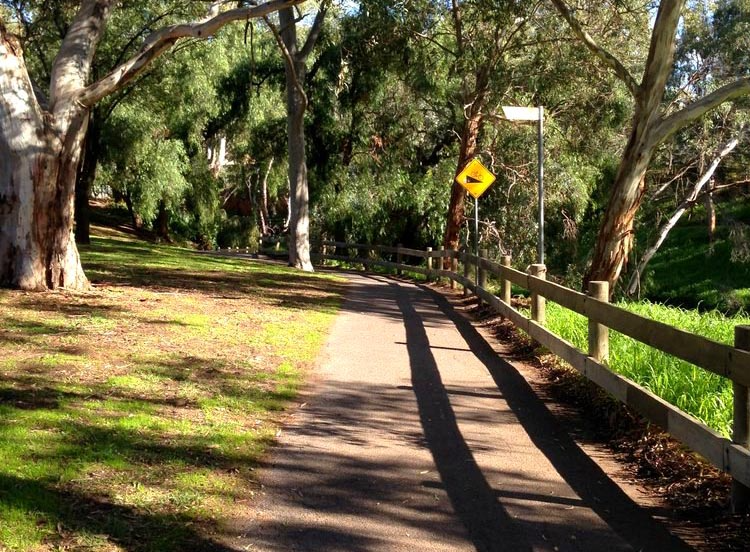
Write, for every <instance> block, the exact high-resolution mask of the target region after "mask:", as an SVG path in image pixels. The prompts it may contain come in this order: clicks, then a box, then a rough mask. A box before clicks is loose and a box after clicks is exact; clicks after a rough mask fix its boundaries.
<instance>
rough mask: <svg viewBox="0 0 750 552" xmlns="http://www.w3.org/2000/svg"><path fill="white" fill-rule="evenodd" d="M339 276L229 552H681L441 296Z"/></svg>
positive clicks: (678, 543)
mask: <svg viewBox="0 0 750 552" xmlns="http://www.w3.org/2000/svg"><path fill="white" fill-rule="evenodd" d="M347 277H348V278H349V279H350V286H349V293H348V296H347V298H346V300H345V303H344V305H343V307H342V310H341V313H340V314H339V316H338V317H337V319H336V322H335V323H334V327H333V329H332V332H331V334H330V337H329V339H328V342H327V344H326V346H325V350H324V352H323V356H322V358H321V361H320V363H319V366H318V368H317V370H316V374H315V376H314V383H313V384H312V386H311V388H310V389H308V391H307V392H306V394H305V396H304V399H303V400H304V404H301V405H299V407H298V408H297V409H296V410H295V411H294V414H293V415H292V416H290V420H289V422H288V424H286V425H285V427H284V429H283V431H282V433H281V435H280V437H279V444H278V446H277V447H276V448H274V450H273V451H272V453H271V454H270V457H269V459H268V465H267V466H265V468H264V469H263V470H262V475H261V478H260V480H261V482H262V483H263V491H262V493H261V497H260V498H259V499H258V500H257V502H256V504H255V507H254V514H253V515H252V518H251V519H250V520H248V521H247V522H246V524H245V525H244V527H243V528H242V537H241V538H240V539H239V541H238V542H239V546H238V548H239V549H241V550H263V551H309V552H318V551H320V552H323V551H326V552H338V551H341V552H344V551H346V552H359V551H394V552H395V551H405V552H417V551H464V550H465V551H469V550H480V551H501V550H502V551H521V550H549V551H568V550H576V551H578V550H585V551H604V550H606V551H610V550H611V551H621V550H658V551H671V550H689V548H688V547H687V546H686V545H684V544H683V543H682V541H680V540H679V539H677V538H676V537H674V536H673V535H671V534H670V533H669V532H668V531H667V530H666V529H665V528H664V527H663V526H662V525H660V524H659V523H658V522H657V521H655V520H654V519H653V518H652V516H651V515H650V514H649V512H648V511H647V510H645V509H643V508H640V507H639V506H638V505H636V504H635V502H633V500H632V499H631V498H629V497H628V495H627V494H626V493H624V492H623V491H622V489H621V488H620V487H619V486H618V485H617V484H615V483H614V482H613V481H612V480H611V479H610V478H609V477H608V476H607V475H606V474H605V473H604V472H603V471H602V469H601V468H600V466H599V465H598V464H597V463H596V462H595V461H593V460H592V459H591V458H590V457H589V456H588V455H587V454H586V453H585V452H584V451H583V450H582V449H581V448H580V447H579V446H578V444H577V443H576V442H575V441H574V439H573V438H571V436H570V435H569V434H568V433H567V432H566V428H565V427H564V426H563V423H562V422H561V420H560V419H559V418H558V417H556V416H555V415H554V414H553V413H551V412H550V410H549V409H548V407H547V406H546V405H545V402H544V401H543V400H541V399H540V398H539V396H538V395H537V394H536V393H535V392H534V391H533V389H532V387H531V386H530V385H529V384H528V383H527V381H526V380H525V379H524V378H523V377H522V375H521V374H519V372H518V370H517V369H516V368H515V367H514V366H513V365H512V364H510V363H508V362H507V361H506V360H504V359H503V358H502V355H498V354H497V352H496V350H495V349H493V347H492V346H491V345H490V344H488V342H487V341H486V340H485V339H484V338H483V337H482V335H481V334H480V333H479V332H478V331H477V330H476V329H475V327H474V326H473V325H472V324H471V323H470V322H469V321H468V320H467V319H466V318H464V317H463V316H462V315H461V314H460V313H458V312H456V311H455V310H454V309H453V307H452V306H451V304H450V303H449V301H448V300H447V299H446V298H445V297H443V296H442V295H440V294H438V293H436V292H434V291H432V290H430V289H427V288H423V287H420V286H417V285H414V284H411V283H405V282H401V281H395V280H392V279H389V278H386V277H382V276H375V275H367V274H348V275H347Z"/></svg>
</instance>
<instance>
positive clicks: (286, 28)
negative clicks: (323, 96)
mask: <svg viewBox="0 0 750 552" xmlns="http://www.w3.org/2000/svg"><path fill="white" fill-rule="evenodd" d="M327 11H328V0H324V1H323V2H322V4H321V5H320V6H319V7H318V11H317V14H316V15H315V19H314V20H313V22H312V24H311V25H310V27H309V29H308V31H307V36H306V37H305V38H304V41H303V42H302V44H299V43H298V39H299V36H298V35H299V30H300V29H299V27H301V25H300V21H301V20H302V17H303V16H300V17H297V15H296V14H295V12H294V9H293V8H292V7H286V8H283V9H280V10H279V24H278V27H277V26H276V25H274V24H273V23H272V22H271V21H270V19H269V18H266V23H267V24H268V27H269V28H270V29H271V31H272V32H273V34H274V36H275V37H276V39H277V42H278V45H279V48H280V49H281V53H282V57H283V60H284V74H285V78H286V85H285V94H286V110H287V146H288V166H289V195H290V217H289V264H290V265H291V266H296V267H297V268H300V269H302V270H305V271H308V272H312V270H313V266H312V262H311V260H310V205H309V202H310V191H309V186H308V181H307V156H306V153H305V111H307V105H308V99H307V93H306V92H305V78H306V77H305V74H306V72H307V61H308V59H309V58H310V55H311V54H312V52H313V48H314V47H315V43H316V41H317V40H318V36H319V35H320V32H321V30H322V28H323V22H324V21H325V16H326V12H327Z"/></svg>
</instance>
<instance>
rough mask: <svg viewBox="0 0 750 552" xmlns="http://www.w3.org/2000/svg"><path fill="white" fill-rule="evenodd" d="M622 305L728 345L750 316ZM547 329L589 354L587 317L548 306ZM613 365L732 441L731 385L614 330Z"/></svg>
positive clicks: (651, 304) (661, 306)
mask: <svg viewBox="0 0 750 552" xmlns="http://www.w3.org/2000/svg"><path fill="white" fill-rule="evenodd" d="M619 306H620V307H623V308H625V309H627V310H629V311H631V312H634V313H636V314H639V315H641V316H644V317H647V318H651V319H653V320H658V321H660V322H663V323H665V324H669V325H670V326H674V327H676V328H680V329H682V330H685V331H688V332H691V333H694V334H698V335H702V336H704V337H707V338H709V339H712V340H714V341H718V342H720V343H726V344H729V345H732V344H733V342H734V327H735V326H736V325H739V324H750V317H748V316H747V315H737V316H731V317H729V316H725V315H723V314H721V313H719V312H716V311H714V312H709V313H700V312H698V311H694V310H685V309H681V308H678V307H669V306H665V305H661V304H656V303H650V302H640V303H620V304H619ZM546 325H547V327H548V328H549V329H550V330H551V331H553V332H554V333H556V334H557V335H559V336H560V337H562V338H564V339H566V340H568V341H570V342H571V343H573V344H574V345H575V346H576V347H578V348H579V349H581V350H583V351H585V350H586V349H587V346H588V345H587V336H588V329H587V328H588V325H587V320H586V318H585V317H584V316H581V315H579V314H577V313H575V312H572V311H570V310H568V309H566V308H564V307H561V306H559V305H557V304H555V303H548V305H547V324H546ZM609 366H610V368H611V369H612V370H614V371H615V372H617V373H618V374H621V375H623V376H625V377H627V378H629V379H631V380H633V381H635V382H636V383H638V384H640V385H642V386H643V387H645V388H646V389H648V390H650V391H651V392H652V393H654V394H656V395H658V396H659V397H661V398H663V399H664V400H666V401H668V402H670V403H671V404H673V405H675V406H677V407H678V408H680V409H682V410H684V411H685V412H687V413H689V414H691V415H693V416H695V417H696V418H698V419H699V420H701V421H702V422H704V423H705V424H706V425H708V426H710V427H712V428H714V429H715V430H717V431H718V432H720V433H721V434H723V435H725V436H727V437H728V436H729V435H730V431H731V424H732V383H731V381H730V380H728V379H726V378H723V377H721V376H717V375H715V374H712V373H710V372H708V371H706V370H703V369H701V368H698V367H697V366H695V365H693V364H690V363H689V362H685V361H683V360H680V359H677V358H675V357H673V356H671V355H668V354H666V353H663V352H661V351H659V350H657V349H654V348H653V347H649V346H648V345H644V344H643V343H640V342H638V341H636V340H634V339H631V338H629V337H627V336H625V335H623V334H620V333H618V332H614V331H610V356H609Z"/></svg>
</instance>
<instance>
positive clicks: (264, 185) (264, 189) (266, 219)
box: [259, 157, 274, 236]
mask: <svg viewBox="0 0 750 552" xmlns="http://www.w3.org/2000/svg"><path fill="white" fill-rule="evenodd" d="M273 161H274V158H273V157H271V160H270V161H269V162H268V168H267V169H266V174H265V175H264V176H263V180H261V183H260V206H259V215H260V223H261V228H262V233H263V235H264V236H267V235H268V234H270V233H271V232H270V230H271V229H270V224H271V217H270V216H269V215H268V176H269V175H270V174H271V167H273Z"/></svg>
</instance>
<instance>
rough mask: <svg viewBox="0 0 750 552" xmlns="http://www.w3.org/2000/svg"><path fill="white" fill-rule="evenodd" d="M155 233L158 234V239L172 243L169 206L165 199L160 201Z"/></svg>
mask: <svg viewBox="0 0 750 552" xmlns="http://www.w3.org/2000/svg"><path fill="white" fill-rule="evenodd" d="M154 232H155V233H156V237H157V238H160V239H162V240H164V241H166V242H168V241H170V239H169V212H168V211H167V204H166V203H165V202H164V200H163V199H162V200H159V211H158V213H157V215H156V220H155V221H154Z"/></svg>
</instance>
